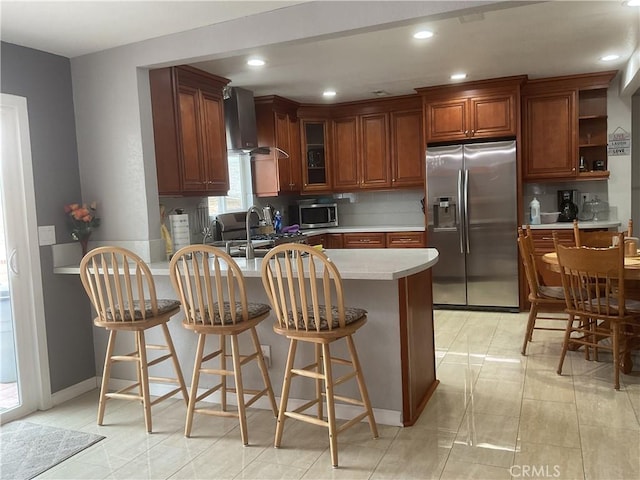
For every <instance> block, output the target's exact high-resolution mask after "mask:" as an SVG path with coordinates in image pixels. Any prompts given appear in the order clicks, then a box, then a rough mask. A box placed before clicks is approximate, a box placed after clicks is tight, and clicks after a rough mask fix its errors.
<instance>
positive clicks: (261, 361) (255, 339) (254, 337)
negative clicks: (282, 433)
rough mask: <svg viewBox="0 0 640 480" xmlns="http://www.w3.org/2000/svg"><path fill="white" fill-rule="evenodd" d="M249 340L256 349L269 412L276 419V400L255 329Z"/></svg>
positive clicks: (252, 329)
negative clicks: (269, 405)
mask: <svg viewBox="0 0 640 480" xmlns="http://www.w3.org/2000/svg"><path fill="white" fill-rule="evenodd" d="M251 339H252V340H253V346H254V348H255V349H256V353H257V359H258V367H259V368H260V373H261V374H262V380H263V382H264V386H265V388H266V389H267V396H268V397H269V402H270V403H271V410H273V415H274V416H275V417H277V416H278V406H277V405H276V398H275V396H274V395H273V387H272V386H271V380H270V379H269V372H267V365H266V364H265V363H264V356H263V355H262V349H261V348H260V340H259V339H258V334H257V332H256V329H255V327H251Z"/></svg>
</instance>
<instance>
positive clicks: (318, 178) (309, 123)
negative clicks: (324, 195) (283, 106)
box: [301, 119, 331, 192]
mask: <svg viewBox="0 0 640 480" xmlns="http://www.w3.org/2000/svg"><path fill="white" fill-rule="evenodd" d="M301 132H302V135H303V138H302V143H303V145H304V149H303V154H304V158H303V159H302V178H303V185H302V190H303V191H305V192H328V191H330V189H331V182H330V178H331V177H330V174H331V170H330V167H329V165H330V158H329V152H328V151H327V148H326V142H327V140H328V138H327V137H328V136H327V122H326V121H324V120H306V119H304V120H302V128H301Z"/></svg>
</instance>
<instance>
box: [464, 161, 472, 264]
mask: <svg viewBox="0 0 640 480" xmlns="http://www.w3.org/2000/svg"><path fill="white" fill-rule="evenodd" d="M463 195H464V238H465V243H466V246H467V253H471V248H470V247H469V170H467V169H466V168H465V170H464V189H463Z"/></svg>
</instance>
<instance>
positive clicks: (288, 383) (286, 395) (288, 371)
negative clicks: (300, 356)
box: [273, 338, 298, 448]
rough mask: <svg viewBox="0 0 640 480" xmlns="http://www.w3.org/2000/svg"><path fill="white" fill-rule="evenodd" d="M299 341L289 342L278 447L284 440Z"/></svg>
mask: <svg viewBox="0 0 640 480" xmlns="http://www.w3.org/2000/svg"><path fill="white" fill-rule="evenodd" d="M297 346H298V341H297V340H295V339H293V338H292V339H291V341H290V342H289V354H288V355H287V366H286V367H285V370H284V381H283V383H282V396H281V397H280V409H279V410H278V422H277V423H276V438H275V441H274V442H273V446H274V447H276V448H278V447H279V446H280V442H281V441H282V432H283V431H284V421H285V419H286V418H287V417H286V415H285V412H286V411H287V403H288V401H289V389H290V388H291V378H292V377H293V374H292V373H291V370H292V369H293V361H294V359H295V357H296V347H297Z"/></svg>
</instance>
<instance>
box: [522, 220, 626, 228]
mask: <svg viewBox="0 0 640 480" xmlns="http://www.w3.org/2000/svg"><path fill="white" fill-rule="evenodd" d="M525 226H526V225H523V226H522V227H523V228H524V227H525ZM529 226H530V227H531V229H532V230H564V229H573V222H556V223H542V224H540V225H529ZM619 226H620V222H618V221H600V222H580V221H578V228H580V229H581V230H585V229H588V228H618V227H619Z"/></svg>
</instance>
